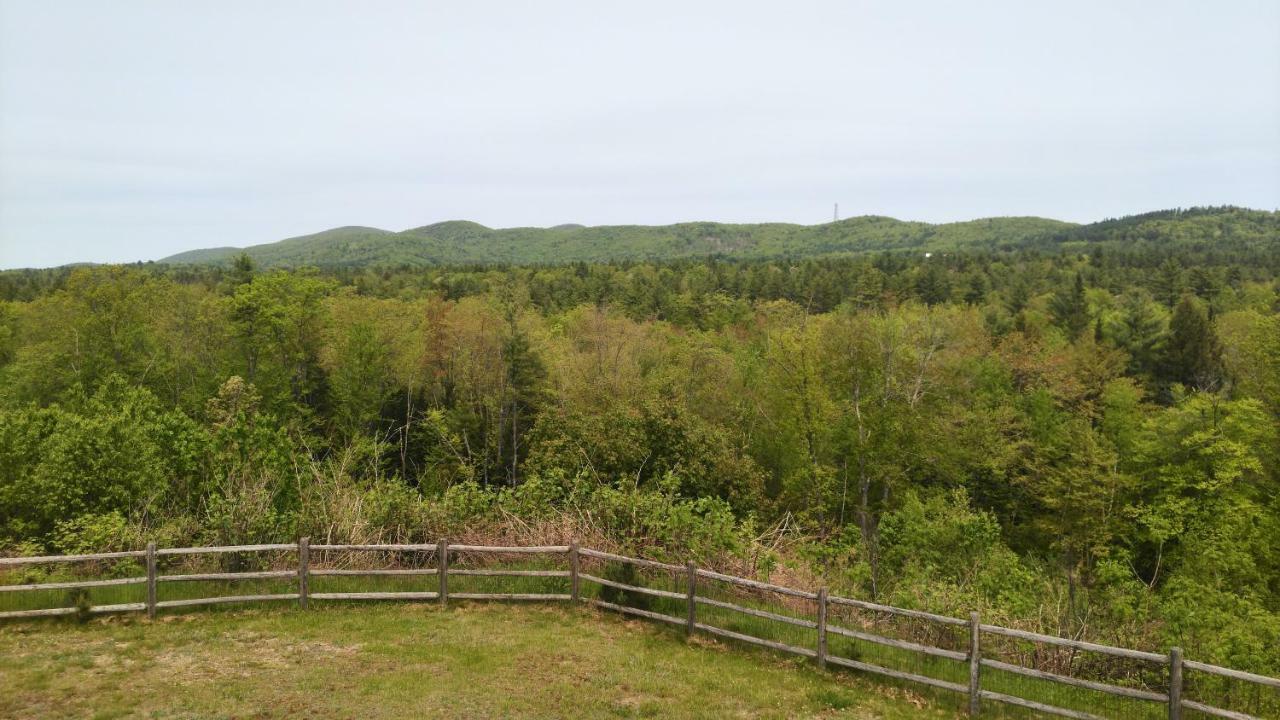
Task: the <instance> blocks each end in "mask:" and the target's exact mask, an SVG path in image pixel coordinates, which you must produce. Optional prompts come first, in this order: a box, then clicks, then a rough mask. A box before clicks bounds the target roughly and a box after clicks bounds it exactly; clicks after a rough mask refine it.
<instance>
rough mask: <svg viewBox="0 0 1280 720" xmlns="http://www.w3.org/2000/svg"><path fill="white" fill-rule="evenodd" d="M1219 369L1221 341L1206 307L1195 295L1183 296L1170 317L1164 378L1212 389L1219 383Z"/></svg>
mask: <svg viewBox="0 0 1280 720" xmlns="http://www.w3.org/2000/svg"><path fill="white" fill-rule="evenodd" d="M1222 371H1223V368H1222V344H1221V342H1220V341H1219V340H1218V335H1217V333H1216V332H1214V329H1213V324H1212V323H1211V322H1210V320H1209V313H1208V311H1207V310H1206V309H1205V307H1204V304H1203V303H1202V302H1200V301H1198V300H1196V299H1195V297H1194V296H1192V295H1185V296H1183V298H1182V300H1181V301H1180V302H1179V303H1178V306H1177V307H1175V308H1174V310H1173V318H1172V319H1171V320H1170V321H1169V343H1168V345H1167V346H1166V347H1165V354H1164V376H1165V379H1166V380H1167V381H1169V382H1176V383H1182V384H1183V385H1187V386H1189V387H1195V388H1199V389H1201V390H1214V389H1217V387H1218V386H1219V385H1220V384H1221V383H1222Z"/></svg>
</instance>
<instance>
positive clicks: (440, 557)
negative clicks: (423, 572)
mask: <svg viewBox="0 0 1280 720" xmlns="http://www.w3.org/2000/svg"><path fill="white" fill-rule="evenodd" d="M436 567H437V568H438V570H437V571H436V572H437V573H438V574H439V575H440V607H445V606H447V605H448V604H449V541H448V540H445V539H444V538H440V542H439V543H438V544H437V545H436Z"/></svg>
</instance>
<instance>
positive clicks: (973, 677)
mask: <svg viewBox="0 0 1280 720" xmlns="http://www.w3.org/2000/svg"><path fill="white" fill-rule="evenodd" d="M981 631H982V625H981V624H980V623H979V622H978V611H977V610H975V611H973V612H971V613H969V717H977V716H978V707H979V703H980V702H981V700H982V690H981V688H982V680H981V677H982V648H981V647H980V646H979V645H978V636H979V635H980V634H981Z"/></svg>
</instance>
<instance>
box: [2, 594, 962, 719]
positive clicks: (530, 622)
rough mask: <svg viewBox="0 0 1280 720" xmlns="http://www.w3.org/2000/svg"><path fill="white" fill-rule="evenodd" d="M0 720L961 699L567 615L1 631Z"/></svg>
mask: <svg viewBox="0 0 1280 720" xmlns="http://www.w3.org/2000/svg"><path fill="white" fill-rule="evenodd" d="M0 688H2V690H0V717H77V718H80V717H92V718H116V717H145V718H170V717H177V718H276V717H280V718H283V717H289V718H295V717H307V718H321V717H324V718H328V717H339V718H396V719H397V720H401V719H403V718H418V717H442V718H444V717H448V718H508V717H518V718H559V717H593V718H617V717H624V718H626V717H660V718H672V717H676V718H679V717H689V718H693V717H697V718H703V717H715V718H734V717H742V718H795V717H819V718H921V717H923V718H954V717H960V713H959V708H960V706H961V704H962V703H963V698H959V697H957V698H956V699H953V700H951V701H950V702H948V701H947V699H946V698H941V697H938V696H932V695H929V694H927V691H921V690H916V689H911V688H903V687H894V686H892V685H889V684H885V683H884V682H881V681H878V680H872V679H866V678H862V677H858V676H855V675H852V674H849V673H843V672H821V671H818V670H817V669H815V668H814V667H812V662H811V661H808V662H806V661H804V660H803V659H799V658H796V659H791V658H787V657H785V656H781V655H779V654H777V653H772V652H768V651H759V650H753V649H748V648H742V647H737V646H733V645H731V644H725V643H720V642H716V641H713V640H710V639H707V638H702V637H698V638H695V639H694V640H693V641H692V642H685V640H684V637H683V634H682V633H681V632H680V631H679V630H677V629H669V628H665V627H657V626H655V625H654V624H651V623H646V622H639V621H633V620H629V619H625V618H622V617H619V616H616V615H612V614H605V613H599V612H595V611H591V610H586V609H576V610H575V609H572V608H567V607H558V606H522V605H516V604H479V603H476V604H462V605H456V606H454V607H451V608H450V609H449V610H448V611H444V612H442V611H440V610H439V609H438V608H436V607H435V606H431V605H403V604H387V605H360V606H343V605H332V604H331V605H328V606H321V607H316V608H313V609H312V610H310V611H306V612H303V611H299V610H296V609H285V608H279V609H251V610H225V609H224V610H221V611H219V610H206V611H202V612H196V613H191V614H187V615H171V616H163V617H161V618H159V619H157V620H155V621H153V622H148V621H146V620H145V619H142V618H138V617H116V618H102V619H95V620H92V621H90V622H88V623H87V624H84V625H80V624H76V623H75V622H73V621H39V622H24V623H8V624H0Z"/></svg>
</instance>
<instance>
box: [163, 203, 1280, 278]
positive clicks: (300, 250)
mask: <svg viewBox="0 0 1280 720" xmlns="http://www.w3.org/2000/svg"><path fill="white" fill-rule="evenodd" d="M1277 238H1280V214H1278V213H1274V212H1264V211H1256V210H1244V209H1239V208H1197V209H1192V210H1170V211H1161V212H1156V213H1148V214H1145V215H1135V216H1130V217H1127V218H1120V219H1116V220H1105V221H1102V222H1099V223H1092V224H1089V225H1076V224H1073V223H1068V222H1062V221H1059V220H1049V219H1045V218H1037V217H997V218H986V219H981V220H972V221H968V222H955V223H942V224H929V223H923V222H910V221H903V220H896V219H894V218H889V217H880V216H871V215H869V216H863V217H856V218H850V219H848V220H842V221H839V222H832V223H826V224H822V225H793V224H786V223H761V224H727V223H713V222H692V223H680V224H676V225H657V226H651V225H603V226H595V227H584V226H582V225H557V226H555V227H550V228H532V227H526V228H505V229H493V228H488V227H485V226H484V225H480V224H478V223H474V222H468V221H463V220H453V221H448V222H441V223H436V224H434V225H426V226H423V227H418V228H413V229H410V230H404V231H402V232H392V231H389V230H380V229H378V228H371V227H357V226H351V227H340V228H334V229H332V230H325V231H323V232H319V233H316V234H314V235H304V236H301V237H294V238H288V239H286V240H281V241H279V242H274V243H268V244H265V245H254V246H251V247H247V248H232V247H222V248H210V249H205V250H192V251H189V252H184V253H179V254H177V255H173V256H171V257H167V258H164V259H163V260H161V261H160V262H162V263H168V264H224V263H229V262H230V261H231V260H232V259H233V258H234V257H236V256H237V255H239V254H240V253H241V252H244V253H247V254H248V255H249V256H250V257H251V258H253V259H254V261H256V262H257V264H258V265H259V266H260V267H302V266H316V267H368V266H402V265H409V266H414V265H442V264H450V265H466V264H497V263H509V264H517V265H518V264H536V263H564V262H577V261H585V262H592V261H608V260H652V259H672V258H682V257H699V256H707V255H718V256H724V257H735V258H765V257H797V258H798V257H813V256H820V255H848V254H857V253H866V252H880V251H886V250H890V251H892V250H914V251H942V250H955V249H970V250H974V249H997V248H1021V247H1028V248H1029V247H1045V246H1052V245H1061V246H1064V247H1072V246H1076V245H1088V244H1093V243H1113V242H1125V243H1138V242H1157V243H1159V242H1177V243H1202V244H1203V243H1215V242H1234V243H1237V244H1238V243H1241V242H1243V243H1246V244H1252V243H1256V242H1274V241H1276V240H1277Z"/></svg>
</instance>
